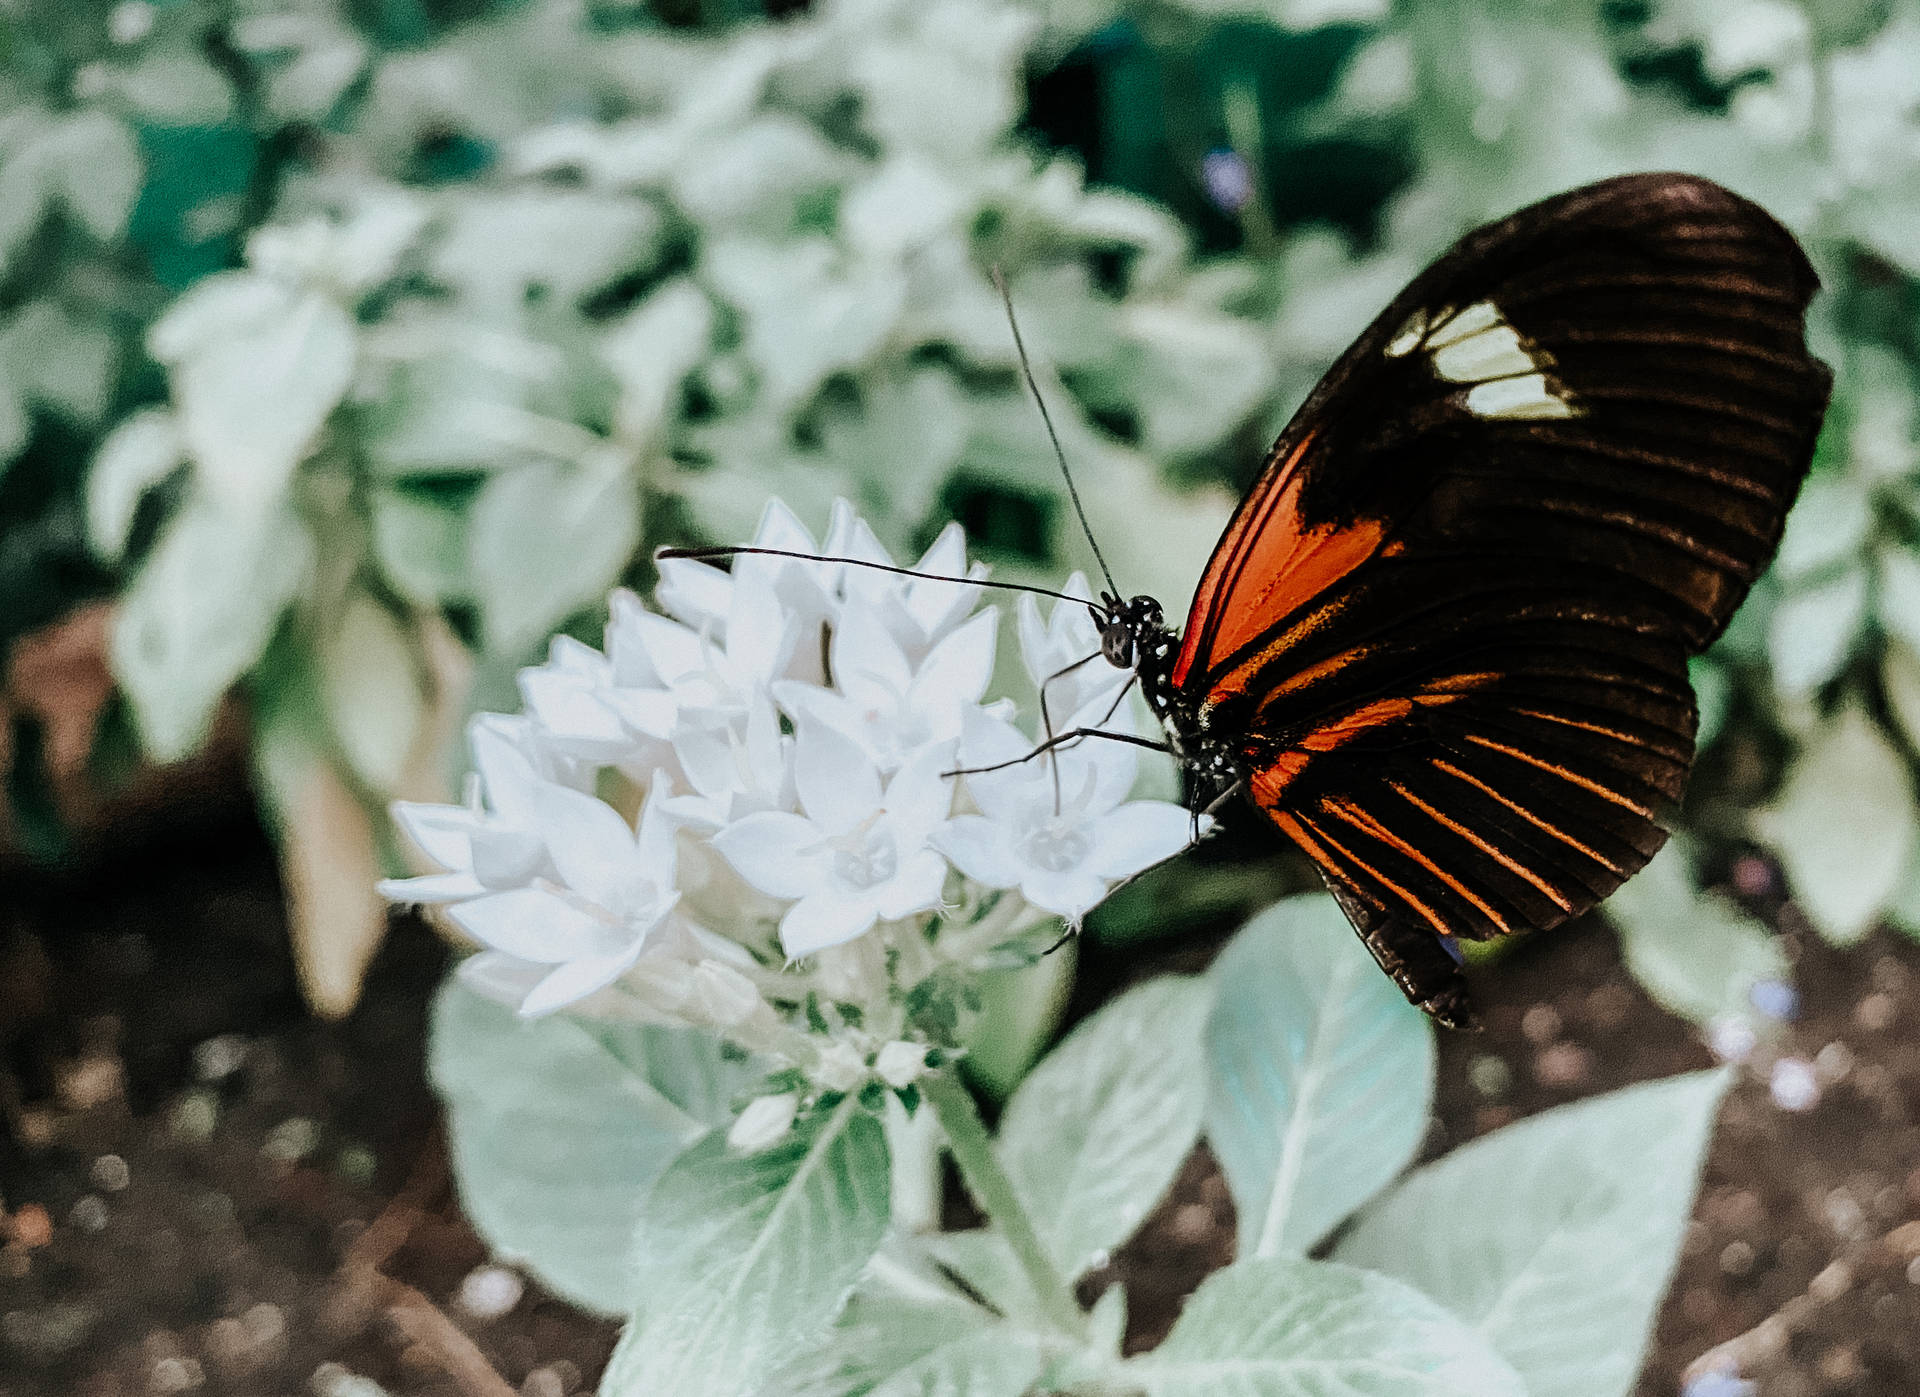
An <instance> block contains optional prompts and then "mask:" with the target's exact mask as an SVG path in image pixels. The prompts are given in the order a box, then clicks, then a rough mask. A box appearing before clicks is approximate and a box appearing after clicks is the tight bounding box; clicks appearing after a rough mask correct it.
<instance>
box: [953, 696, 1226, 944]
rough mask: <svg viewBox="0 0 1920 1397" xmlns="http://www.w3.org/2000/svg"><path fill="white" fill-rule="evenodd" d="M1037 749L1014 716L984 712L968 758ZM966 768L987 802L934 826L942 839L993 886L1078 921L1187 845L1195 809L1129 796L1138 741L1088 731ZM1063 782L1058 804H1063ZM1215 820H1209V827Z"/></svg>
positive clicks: (966, 750) (972, 731)
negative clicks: (1113, 889)
mask: <svg viewBox="0 0 1920 1397" xmlns="http://www.w3.org/2000/svg"><path fill="white" fill-rule="evenodd" d="M1032 750H1033V743H1032V742H1031V741H1029V740H1028V739H1027V738H1026V737H1025V736H1023V735H1022V734H1021V733H1020V731H1019V730H1018V729H1017V728H1015V727H1013V726H1012V725H1011V724H1010V723H1005V722H1002V721H1000V720H998V719H996V718H993V717H991V716H990V715H987V714H984V713H976V714H974V715H973V716H972V717H970V718H969V720H968V724H967V734H966V738H965V740H964V741H963V743H962V744H961V762H962V764H963V765H965V766H970V767H971V766H988V765H992V764H993V763H996V762H1001V761H1006V760H1008V759H1010V758H1014V757H1018V756H1021V755H1022V754H1024V753H1026V752H1030V751H1032ZM1053 755H1054V756H1056V757H1057V758H1058V760H1059V764H1060V770H1059V784H1058V787H1057V788H1056V786H1055V783H1054V773H1053V770H1052V767H1051V763H1050V761H1049V758H1048V757H1046V756H1041V757H1035V758H1034V759H1033V760H1031V761H1028V762H1022V763H1020V764H1019V765H1017V766H1010V767H1007V768H1006V769H1004V770H1002V771H996V772H991V773H984V774H980V775H975V776H969V777H968V778H967V789H968V791H969V792H970V793H971V794H972V796H973V799H974V803H975V804H976V805H978V806H979V807H980V809H981V812H982V813H981V814H978V815H961V816H959V817H957V818H955V819H952V820H949V821H947V823H946V824H945V825H944V826H942V827H941V828H940V829H939V830H937V831H935V832H934V835H933V843H934V847H935V848H937V849H939V850H940V851H941V852H942V853H943V854H945V855H946V856H947V857H948V858H949V859H951V860H952V861H953V865H954V867H956V868H958V869H959V870H960V871H961V872H962V873H964V874H966V875H967V877H969V878H971V879H973V880H974V881H975V882H977V883H981V884H983V885H985V886H986V887H989V888H1014V887H1017V888H1019V889H1020V894H1021V896H1022V897H1024V898H1025V899H1026V900H1027V901H1028V902H1030V903H1032V904H1033V905H1034V906H1035V907H1039V908H1042V909H1044V910H1046V911H1048V912H1054V913H1057V914H1058V915H1060V916H1062V917H1065V918H1066V919H1067V920H1068V921H1069V922H1071V923H1076V924H1077V923H1078V922H1079V920H1080V919H1081V918H1082V917H1084V916H1085V915H1086V914H1087V912H1088V911H1089V910H1090V909H1091V908H1092V907H1093V906H1094V905H1095V904H1096V903H1098V902H1099V901H1100V900H1101V899H1102V898H1103V897H1105V896H1106V895H1107V888H1108V885H1109V884H1111V883H1115V882H1118V881H1119V880H1120V879H1122V878H1128V877H1131V876H1132V875H1133V874H1135V873H1138V872H1140V871H1141V870H1142V869H1145V868H1151V867H1152V866H1153V865H1154V864H1156V863H1159V862H1160V861H1161V860H1162V859H1167V858H1171V857H1172V856H1173V855H1175V854H1177V853H1179V852H1180V851H1181V850H1182V849H1184V848H1185V847H1186V846H1187V842H1188V839H1189V837H1190V835H1191V833H1192V830H1193V817H1192V816H1191V815H1189V814H1188V812H1187V811H1186V810H1185V809H1184V808H1183V807H1181V806H1178V805H1174V804H1172V803H1171V802H1168V801H1160V800H1136V801H1128V800H1127V799H1126V796H1127V792H1128V791H1129V790H1130V789H1131V788H1132V786H1133V778H1134V769H1135V765H1136V763H1135V759H1134V754H1133V749H1132V748H1131V747H1128V746H1126V745H1124V744H1122V743H1118V742H1106V741H1102V740H1101V739H1099V738H1084V739H1082V740H1081V741H1080V742H1079V743H1078V744H1076V745H1074V746H1072V747H1069V748H1066V749H1062V750H1060V751H1058V752H1057V753H1055V754H1053ZM1056 789H1057V792H1058V797H1057V799H1058V805H1057V806H1056V804H1055V801H1056ZM1207 827H1208V822H1207V821H1204V820H1203V821H1202V822H1201V829H1202V830H1205V829H1206V828H1207Z"/></svg>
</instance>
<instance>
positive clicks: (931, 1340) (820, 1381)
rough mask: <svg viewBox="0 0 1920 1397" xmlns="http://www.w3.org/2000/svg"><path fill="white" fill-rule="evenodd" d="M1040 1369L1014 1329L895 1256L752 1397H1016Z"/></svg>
mask: <svg viewBox="0 0 1920 1397" xmlns="http://www.w3.org/2000/svg"><path fill="white" fill-rule="evenodd" d="M1042 1361H1043V1359H1042V1355H1041V1353H1040V1351H1039V1349H1038V1347H1037V1346H1036V1343H1035V1339H1034V1336H1033V1335H1032V1334H1031V1333H1029V1332H1026V1331H1023V1330H1022V1329H1020V1328H1019V1326H1018V1324H1017V1322H1016V1323H1010V1322H1008V1321H1006V1320H1002V1319H1001V1318H1000V1317H998V1316H996V1315H994V1314H992V1313H990V1312H989V1311H987V1310H984V1309H982V1308H981V1307H980V1306H978V1305H976V1304H974V1303H973V1302H972V1301H971V1300H968V1299H966V1298H965V1297H963V1296H961V1295H959V1294H957V1293H955V1291H954V1289H953V1287H952V1286H951V1285H950V1284H948V1283H947V1282H946V1281H945V1280H944V1279H943V1278H940V1277H937V1276H935V1275H933V1274H931V1273H930V1272H929V1271H928V1269H927V1268H926V1267H925V1266H924V1265H922V1264H920V1263H918V1262H917V1261H916V1260H915V1259H914V1258H913V1257H912V1256H911V1255H910V1254H908V1253H906V1252H905V1251H904V1249H903V1248H897V1247H894V1248H888V1249H886V1250H883V1251H882V1252H881V1253H880V1254H879V1255H878V1256H876V1257H875V1258H874V1259H873V1262H872V1264H871V1265H870V1267H869V1269H868V1272H867V1275H866V1276H865V1277H864V1278H863V1280H862V1282H861V1284H860V1288H859V1289H858V1290H857V1291H855V1293H854V1296H853V1299H852V1300H851V1301H849V1302H848V1305H847V1308H846V1310H845V1312H844V1313H843V1314H842V1315H841V1317H840V1322H839V1323H838V1324H837V1325H836V1326H835V1327H834V1329H833V1332H832V1333H831V1334H829V1335H828V1336H827V1337H826V1339H825V1340H824V1341H823V1342H822V1343H821V1344H820V1346H819V1347H818V1348H817V1349H816V1350H815V1351H814V1352H812V1353H810V1354H808V1355H807V1356H806V1357H805V1358H803V1359H801V1360H800V1361H799V1362H798V1363H795V1364H793V1365H792V1366H791V1367H789V1368H788V1369H786V1370H784V1371H783V1372H782V1373H781V1374H780V1375H779V1376H778V1377H777V1378H775V1379H774V1380H773V1381H772V1382H770V1383H769V1384H767V1386H766V1388H765V1389H764V1390H763V1391H762V1392H761V1393H759V1394H757V1397H870V1394H875V1393H886V1394H889V1397H891V1395H892V1394H903V1397H905V1395H906V1394H911V1397H925V1394H926V1393H928V1392H932V1393H951V1394H952V1397H976V1394H977V1397H1021V1394H1023V1393H1024V1392H1026V1390H1027V1386H1028V1384H1030V1383H1032V1381H1033V1380H1034V1378H1036V1377H1037V1376H1038V1375H1039V1371H1040V1366H1041V1363H1042ZM943 1384H944V1386H943ZM956 1384H958V1385H957V1386H956Z"/></svg>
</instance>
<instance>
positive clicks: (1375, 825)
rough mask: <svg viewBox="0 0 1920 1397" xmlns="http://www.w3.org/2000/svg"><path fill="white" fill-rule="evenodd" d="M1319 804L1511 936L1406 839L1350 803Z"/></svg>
mask: <svg viewBox="0 0 1920 1397" xmlns="http://www.w3.org/2000/svg"><path fill="white" fill-rule="evenodd" d="M1320 804H1321V808H1322V809H1324V810H1325V811H1326V812H1327V813H1328V814H1330V815H1338V816H1339V817H1340V818H1341V819H1343V820H1345V821H1346V822H1347V823H1348V824H1350V825H1352V826H1353V827H1354V828H1355V829H1357V830H1359V831H1360V832H1361V833H1362V834H1370V835H1372V836H1373V837H1374V838H1375V839H1377V840H1379V841H1380V842H1381V843H1382V844H1385V845H1386V846H1387V847H1388V848H1389V849H1393V850H1396V851H1397V852H1399V853H1400V854H1403V855H1405V856H1406V857H1407V858H1410V859H1412V860H1413V861H1414V862H1415V863H1417V864H1419V865H1420V866H1421V867H1422V868H1424V869H1426V870H1427V872H1429V873H1431V874H1432V875H1433V876H1434V877H1436V878H1438V879H1439V880H1440V881H1441V882H1443V883H1445V884H1446V885H1447V886H1448V887H1450V888H1452V889H1453V890H1454V891H1455V892H1456V893H1458V894H1460V896H1461V897H1463V898H1465V899H1466V900H1467V901H1468V902H1471V903H1472V904H1473V905H1474V906H1475V907H1478V908H1479V909H1480V911H1481V914H1482V915H1483V916H1485V917H1486V919H1487V920H1488V921H1490V922H1492V923H1493V924H1494V925H1495V926H1497V927H1498V928H1500V934H1501V935H1502V936H1511V935H1512V934H1513V928H1512V927H1511V926H1509V925H1508V924H1507V919H1506V918H1505V917H1503V916H1501V915H1500V914H1499V913H1498V912H1496V911H1494V910H1493V907H1492V905H1491V904H1489V903H1488V902H1487V901H1486V899H1485V898H1482V897H1481V896H1480V895H1479V894H1478V893H1476V892H1474V891H1473V890H1472V889H1471V888H1469V887H1468V886H1467V885H1466V884H1465V883H1463V882H1461V881H1460V880H1459V879H1458V878H1456V877H1454V876H1453V875H1452V874H1451V873H1449V872H1447V871H1446V870H1445V869H1444V868H1442V867H1441V866H1440V865H1439V864H1437V863H1435V862H1434V861H1433V860H1432V859H1430V858H1428V857H1427V856H1426V855H1425V854H1423V853H1421V852H1420V850H1419V849H1418V848H1416V847H1415V846H1414V845H1412V844H1410V843H1408V842H1407V841H1406V840H1405V839H1403V838H1401V837H1400V836H1399V835H1397V834H1395V833H1394V832H1393V831H1392V830H1390V829H1388V828H1387V827H1386V826H1385V825H1383V824H1381V823H1380V821H1379V820H1378V819H1376V818H1375V817H1374V816H1372V815H1369V814H1368V813H1367V812H1366V811H1365V810H1363V809H1361V808H1360V807H1359V806H1358V805H1355V804H1354V803H1353V802H1352V801H1350V800H1324V801H1322V802H1321V803H1320Z"/></svg>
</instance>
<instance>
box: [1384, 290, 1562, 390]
mask: <svg viewBox="0 0 1920 1397" xmlns="http://www.w3.org/2000/svg"><path fill="white" fill-rule="evenodd" d="M1416 349H1423V350H1425V351H1426V353H1427V355H1428V356H1429V358H1430V360H1431V362H1432V364H1433V372H1434V375H1435V376H1436V377H1437V378H1440V379H1442V380H1444V381H1445V382H1448V383H1466V384H1472V385H1473V387H1472V388H1471V389H1470V390H1469V392H1468V393H1467V396H1466V407H1467V411H1469V412H1471V413H1472V414H1474V416H1476V417H1494V418H1506V419H1520V420H1525V419H1529V418H1545V417H1572V416H1574V415H1575V411H1576V410H1575V408H1574V407H1573V405H1572V404H1571V403H1570V402H1568V401H1567V399H1566V397H1565V395H1564V394H1563V393H1562V392H1561V390H1560V388H1559V385H1558V384H1556V383H1555V382H1553V381H1552V380H1551V379H1549V378H1548V377H1547V376H1546V371H1547V370H1548V369H1551V368H1552V367H1553V360H1552V358H1551V357H1550V356H1549V355H1548V354H1547V353H1546V352H1545V351H1544V350H1542V349H1540V348H1539V347H1538V346H1537V345H1534V344H1532V343H1530V342H1529V341H1528V340H1526V339H1525V338H1524V337H1523V336H1522V335H1521V334H1520V332H1519V331H1517V330H1515V329H1514V328H1513V326H1511V325H1509V324H1508V323H1507V319H1506V317H1505V316H1504V315H1503V314H1501V312H1500V308H1499V307H1498V306H1496V305H1495V304H1494V303H1493V302H1492V301H1475V302H1474V303H1473V304H1472V305H1470V306H1467V307H1466V308H1465V309H1463V310H1454V309H1453V308H1452V307H1450V306H1448V307H1442V308H1441V309H1440V310H1438V311H1431V312H1430V311H1427V310H1424V309H1422V310H1416V311H1415V312H1414V313H1413V314H1412V315H1410V316H1408V317H1407V319H1406V322H1405V323H1404V324H1402V325H1401V327H1400V329H1399V331H1398V332H1397V333H1395V335H1394V337H1393V338H1392V339H1391V340H1389V341H1388V342H1387V347H1386V353H1387V356H1388V357H1389V358H1394V359H1399V358H1403V357H1405V356H1406V355H1408V354H1411V353H1413V352H1414V350H1416Z"/></svg>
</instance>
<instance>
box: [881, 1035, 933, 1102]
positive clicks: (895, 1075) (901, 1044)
mask: <svg viewBox="0 0 1920 1397" xmlns="http://www.w3.org/2000/svg"><path fill="white" fill-rule="evenodd" d="M926 1066H927V1045H926V1044H925V1043H909V1042H907V1041H905V1040H904V1039H895V1040H894V1041H893V1042H891V1043H889V1044H887V1045H886V1046H885V1047H884V1048H882V1049H881V1050H880V1054H879V1056H878V1057H876V1058H875V1059H874V1060H873V1070H874V1071H876V1072H878V1073H879V1074H880V1080H881V1081H883V1082H885V1083H886V1084H887V1085H888V1086H890V1087H892V1088H894V1090H896V1091H899V1090H901V1089H903V1088H906V1087H910V1086H912V1085H913V1084H914V1082H915V1080H917V1079H918V1078H919V1076H920V1074H921V1073H922V1072H923V1071H925V1070H926Z"/></svg>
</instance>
